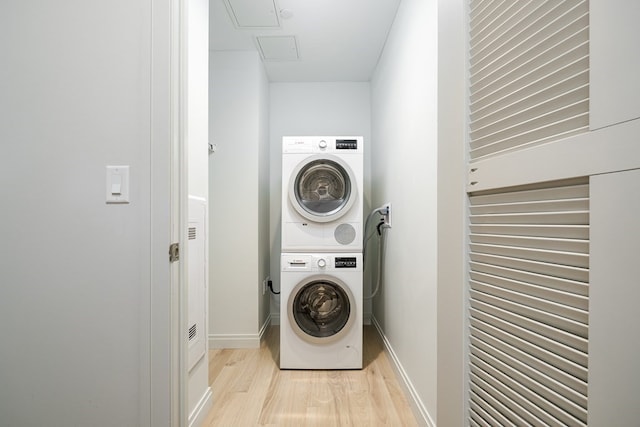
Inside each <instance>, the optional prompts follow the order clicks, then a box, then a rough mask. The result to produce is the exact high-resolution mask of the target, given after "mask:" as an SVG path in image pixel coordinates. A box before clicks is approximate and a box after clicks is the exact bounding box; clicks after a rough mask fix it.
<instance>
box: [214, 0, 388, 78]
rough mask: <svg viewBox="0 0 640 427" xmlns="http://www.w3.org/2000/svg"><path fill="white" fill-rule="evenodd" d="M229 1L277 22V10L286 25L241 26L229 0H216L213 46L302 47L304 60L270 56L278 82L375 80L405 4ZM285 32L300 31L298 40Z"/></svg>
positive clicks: (366, 0)
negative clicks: (288, 14) (399, 10)
mask: <svg viewBox="0 0 640 427" xmlns="http://www.w3.org/2000/svg"><path fill="white" fill-rule="evenodd" d="M227 1H230V2H231V4H232V8H235V10H236V11H238V14H242V13H244V14H245V16H246V14H250V15H252V16H250V17H249V18H251V19H254V18H255V19H260V17H262V18H264V19H271V21H272V22H273V21H274V19H273V18H274V17H273V13H272V12H273V11H274V10H275V11H276V12H275V13H276V15H277V16H276V17H275V18H277V21H279V24H280V26H279V27H277V28H270V29H269V28H239V27H237V26H236V25H235V24H234V21H233V20H232V18H231V15H230V13H229V12H228V10H227V6H225V0H211V4H210V10H211V12H210V15H211V16H210V19H211V32H210V38H211V40H210V49H211V50H214V51H215V50H258V46H259V44H260V45H262V46H263V47H264V48H265V49H268V50H269V51H271V52H273V51H274V49H275V51H277V47H278V45H279V42H283V43H285V44H284V45H283V46H287V47H286V49H288V51H289V53H290V55H289V56H292V55H291V53H292V54H293V56H294V57H295V56H296V55H295V51H293V52H291V50H292V49H294V48H295V47H296V46H297V49H298V56H299V59H294V60H265V61H264V65H265V69H266V71H267V75H268V76H269V80H271V81H275V82H320V81H369V79H370V78H371V74H372V72H373V70H374V68H375V66H376V63H377V62H378V57H379V56H380V52H381V51H382V48H383V47H384V43H385V40H386V38H387V33H388V32H389V28H390V27H391V24H392V23H393V19H394V17H395V14H396V10H397V8H398V5H399V3H400V0H227ZM269 9H271V12H270V11H269ZM283 9H287V10H289V11H290V12H291V14H292V16H291V17H290V18H288V19H285V18H283V17H281V16H280V13H279V12H280V11H281V10H283ZM243 10H244V12H242V11H243ZM253 11H256V13H255V14H253ZM238 20H240V19H239V18H238ZM265 22H266V21H265ZM263 36H268V37H267V38H264V39H260V40H261V42H260V43H258V40H257V39H256V37H263ZM273 36H277V38H272V37H273ZM283 36H294V37H295V41H292V40H293V39H292V38H286V37H283ZM274 43H275V44H274ZM286 43H288V44H286ZM283 49H284V48H283Z"/></svg>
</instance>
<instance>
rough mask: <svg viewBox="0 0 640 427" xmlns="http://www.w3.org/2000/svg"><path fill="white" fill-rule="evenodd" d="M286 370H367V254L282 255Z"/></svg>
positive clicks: (283, 366)
mask: <svg viewBox="0 0 640 427" xmlns="http://www.w3.org/2000/svg"><path fill="white" fill-rule="evenodd" d="M281 263H282V274H281V278H280V280H281V287H280V290H281V293H280V301H281V302H280V368H281V369H362V306H363V300H362V254H361V253H334V254H329V253H312V254H311V253H310V254H282V259H281Z"/></svg>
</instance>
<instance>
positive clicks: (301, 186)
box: [289, 156, 356, 222]
mask: <svg viewBox="0 0 640 427" xmlns="http://www.w3.org/2000/svg"><path fill="white" fill-rule="evenodd" d="M291 178H292V179H291V182H290V185H289V198H290V200H291V203H292V204H293V206H294V208H295V209H296V210H297V211H298V213H300V215H302V216H303V217H305V218H306V219H308V220H311V221H315V222H329V221H334V220H336V219H338V218H340V217H341V216H342V215H344V214H346V213H347V212H348V211H349V209H350V208H351V206H352V205H353V203H354V201H355V199H356V185H355V184H356V183H355V179H354V176H353V173H352V172H351V169H350V168H349V166H348V165H347V164H345V163H344V162H343V161H342V160H341V159H340V158H338V157H334V156H312V157H310V158H308V159H306V161H305V162H304V163H303V164H301V165H299V166H298V168H296V170H295V171H294V173H293V175H292V177H291Z"/></svg>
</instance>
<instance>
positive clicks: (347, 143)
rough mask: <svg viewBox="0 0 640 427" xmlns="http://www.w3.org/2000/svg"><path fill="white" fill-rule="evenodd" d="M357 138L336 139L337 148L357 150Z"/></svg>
mask: <svg viewBox="0 0 640 427" xmlns="http://www.w3.org/2000/svg"><path fill="white" fill-rule="evenodd" d="M357 149H358V140H357V139H336V150H357Z"/></svg>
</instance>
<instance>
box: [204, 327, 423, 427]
mask: <svg viewBox="0 0 640 427" xmlns="http://www.w3.org/2000/svg"><path fill="white" fill-rule="evenodd" d="M279 340H280V330H279V326H271V327H270V328H269V330H268V331H267V333H266V335H265V339H263V342H262V344H261V347H260V348H259V349H223V350H210V351H209V384H210V385H211V388H212V391H213V408H212V410H211V412H210V413H209V414H208V416H207V418H206V419H205V422H204V424H203V427H205V426H206V427H235V426H239V427H245V426H296V427H302V426H305V427H332V426H353V427H357V426H402V427H405V426H407V427H410V426H417V425H418V424H417V422H416V420H415V418H414V416H413V413H412V412H411V408H410V407H409V404H408V402H407V400H406V397H405V395H404V393H403V391H402V389H401V387H400V384H399V383H398V380H397V379H396V376H395V373H394V371H393V368H392V366H391V364H390V362H389V360H388V358H387V355H386V353H385V352H384V348H383V345H382V341H381V340H380V336H379V335H378V333H377V331H376V330H375V329H374V328H373V327H372V326H365V329H364V351H363V353H364V366H365V367H364V369H362V370H336V371H311V370H309V371H308V370H304V371H294V370H283V371H281V370H280V369H279V368H278V363H279V359H278V358H279Z"/></svg>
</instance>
